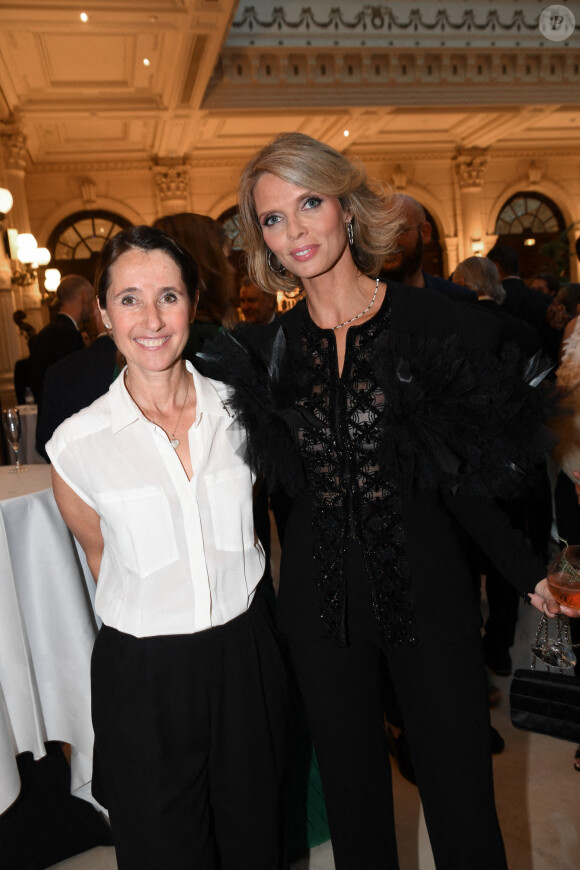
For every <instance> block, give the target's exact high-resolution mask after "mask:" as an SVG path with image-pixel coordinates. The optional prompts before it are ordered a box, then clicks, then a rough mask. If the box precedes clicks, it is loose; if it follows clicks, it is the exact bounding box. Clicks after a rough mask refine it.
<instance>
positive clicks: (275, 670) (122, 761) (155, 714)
mask: <svg viewBox="0 0 580 870" xmlns="http://www.w3.org/2000/svg"><path fill="white" fill-rule="evenodd" d="M91 676H92V693H93V694H92V709H93V724H94V729H95V750H94V773H93V777H94V778H93V793H94V795H95V797H96V798H97V800H98V801H99V802H100V803H101V804H103V806H105V807H107V809H108V811H109V815H110V820H111V826H112V830H113V837H114V840H115V847H116V851H117V862H118V866H119V870H160V868H162V867H167V868H171V870H193V868H195V870H218V868H219V870H278V868H279V867H281V866H282V858H281V842H282V839H283V837H282V825H281V818H280V789H279V783H280V774H281V767H282V763H283V759H282V752H283V745H282V744H283V731H284V721H285V716H286V699H287V696H286V676H285V671H284V666H283V664H282V661H281V658H280V653H279V650H278V646H277V643H276V640H275V638H274V634H273V629H272V627H271V626H270V625H269V624H268V622H267V620H266V617H265V616H264V615H263V614H262V612H261V609H260V603H259V602H257V601H256V602H255V603H254V605H253V606H252V608H251V609H250V610H249V611H248V612H247V613H245V614H243V615H242V616H239V617H237V618H236V619H234V620H232V621H231V622H229V623H227V624H226V625H224V626H219V627H216V628H212V629H209V630H208V631H203V632H199V633H197V634H191V635H172V636H159V637H149V638H136V637H133V636H131V635H127V634H123V633H122V632H119V631H115V630H114V629H111V628H107V627H106V626H103V628H102V629H101V631H100V633H99V635H98V637H97V640H96V643H95V648H94V652H93V658H92V674H91Z"/></svg>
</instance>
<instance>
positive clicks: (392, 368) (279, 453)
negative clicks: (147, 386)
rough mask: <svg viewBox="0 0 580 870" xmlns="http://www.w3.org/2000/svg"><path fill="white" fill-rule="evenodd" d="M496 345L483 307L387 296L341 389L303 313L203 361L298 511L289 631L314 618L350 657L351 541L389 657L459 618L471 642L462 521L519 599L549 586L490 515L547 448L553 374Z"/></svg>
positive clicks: (248, 330)
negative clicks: (228, 393) (547, 382)
mask: <svg viewBox="0 0 580 870" xmlns="http://www.w3.org/2000/svg"><path fill="white" fill-rule="evenodd" d="M499 343H500V332H499V326H498V324H497V322H496V321H495V320H494V319H493V318H490V317H489V316H488V315H486V314H485V312H482V311H481V310H478V309H477V307H476V306H474V305H466V304H464V303H454V302H452V301H451V300H449V299H447V298H445V297H443V296H441V295H439V294H435V293H433V292H432V291H428V290H419V289H417V288H409V287H403V286H401V285H398V284H395V283H393V282H390V283H389V288H388V291H387V294H386V296H385V301H384V303H383V304H382V306H381V308H380V310H379V311H378V312H377V314H376V315H375V317H373V318H372V319H371V320H369V321H367V322H366V323H364V324H362V325H361V326H357V325H356V324H354V325H353V326H351V327H350V329H349V332H348V337H347V351H346V357H345V363H344V368H343V372H342V375H341V377H339V375H338V369H337V362H336V351H335V343H334V333H333V331H332V330H321V329H319V328H318V327H317V326H316V325H315V324H314V323H313V322H312V321H311V319H310V317H309V315H308V311H307V308H306V304H305V302H300V303H298V305H297V306H296V307H295V308H294V309H292V310H291V311H290V312H289V313H288V314H286V315H284V316H283V317H282V318H279V319H278V320H277V321H276V322H275V323H274V324H272V325H270V326H268V327H264V326H260V327H246V326H244V327H241V328H239V329H238V330H237V331H236V334H235V336H231V335H226V334H224V335H222V336H220V337H219V338H218V340H217V341H216V342H214V344H213V345H212V347H211V349H210V350H209V351H208V352H207V353H203V354H201V356H199V357H198V359H197V364H198V366H199V368H200V369H201V370H202V371H203V373H204V374H206V375H208V376H210V377H216V378H219V379H221V380H224V381H226V382H228V383H230V384H231V385H232V386H233V387H234V394H233V398H232V405H233V406H234V409H235V411H236V412H237V413H239V414H240V415H241V418H242V421H243V422H244V424H245V426H246V428H247V430H248V434H249V461H250V463H251V465H252V466H253V468H254V470H255V471H256V472H257V473H259V474H263V475H264V476H265V478H266V480H267V482H268V485H269V486H270V488H272V489H274V488H276V487H279V486H282V487H283V488H284V489H285V490H286V492H287V493H289V494H290V495H291V496H293V497H295V498H296V502H295V504H297V505H298V508H297V510H296V511H295V514H296V515H295V516H294V518H292V517H291V521H290V524H289V528H290V533H289V534H287V535H286V538H285V541H284V554H283V557H284V562H285V564H286V570H285V571H284V574H285V575H286V577H285V576H283V577H282V589H281V595H280V610H281V617H282V623H283V627H285V628H286V630H288V631H293V630H298V631H300V630H302V627H303V626H304V625H308V618H306V619H304V606H306V609H307V610H309V611H312V610H318V611H319V614H320V616H321V617H322V624H323V626H324V629H325V633H326V635H327V636H331V637H334V638H336V639H337V640H338V641H339V642H340V643H344V642H345V641H346V637H347V626H346V621H345V588H346V578H345V545H346V541H347V539H348V538H349V537H353V538H355V539H356V540H358V541H360V543H361V546H362V551H363V556H364V560H365V565H366V568H367V574H368V577H369V582H370V586H371V595H372V601H373V608H374V612H375V616H376V618H377V620H378V622H379V625H380V628H381V632H382V636H383V638H384V640H385V641H386V642H387V643H389V644H393V645H403V644H416V643H417V642H418V641H420V640H422V639H424V638H425V639H427V638H428V637H429V636H433V635H434V634H436V633H437V631H439V630H442V628H444V625H443V623H445V619H446V617H445V614H448V613H451V614H454V613H456V614H457V615H459V614H460V613H472V617H471V618H468V619H467V620H466V629H467V627H468V625H469V624H472V623H473V621H474V619H478V618H479V617H478V616H477V617H476V616H475V611H474V610H473V607H467V604H466V602H467V600H468V599H467V597H466V594H465V590H466V589H467V590H468V592H469V600H470V602H471V603H473V602H474V601H475V597H474V596H473V592H472V590H471V589H469V588H468V586H469V581H468V580H467V579H466V578H467V575H468V571H467V569H466V566H465V563H464V561H463V557H462V555H461V547H460V543H459V539H458V536H457V535H456V530H455V529H454V525H456V520H457V519H458V520H459V523H460V524H461V525H463V526H464V528H466V529H467V531H468V532H469V534H470V535H471V536H472V537H474V538H475V539H476V540H477V541H478V543H480V544H482V545H483V547H484V549H485V550H486V551H487V552H488V554H489V555H490V556H491V558H492V560H493V561H495V563H496V564H497V565H498V568H499V569H500V570H501V571H502V572H503V573H504V574H505V576H507V577H508V578H511V580H512V581H513V582H514V584H515V585H516V586H517V587H518V588H519V589H520V591H521V592H524V591H527V590H529V589H531V588H533V586H534V585H535V583H536V582H537V580H538V579H540V578H541V577H542V576H543V573H544V571H543V566H542V565H540V563H539V562H537V561H536V560H534V559H533V558H532V557H531V555H530V554H529V551H528V549H527V547H526V545H525V542H524V541H523V538H522V537H521V536H520V535H519V533H516V532H514V531H513V530H510V529H509V527H508V525H507V521H506V520H505V517H504V516H503V514H501V512H498V510H497V509H496V508H495V505H494V504H493V502H492V499H493V498H494V497H497V496H501V497H504V498H505V497H509V496H510V494H514V493H515V492H516V490H517V489H518V488H519V487H520V486H521V484H522V481H523V480H524V479H525V476H526V473H527V471H528V470H529V469H531V468H533V466H534V465H535V464H537V462H538V461H540V460H541V459H542V458H543V457H544V455H545V452H546V451H547V450H548V449H549V448H550V446H551V442H550V436H549V435H548V432H547V430H546V428H545V427H544V417H545V413H544V410H545V409H544V397H543V394H542V393H543V391H542V388H541V387H540V386H539V385H540V382H541V381H542V380H543V374H545V371H544V370H542V368H541V363H540V361H539V360H537V359H536V360H534V361H532V362H531V363H530V362H528V363H526V362H522V361H521V359H520V357H519V355H518V352H517V350H516V349H515V348H510V347H508V348H505V349H503V350H501V354H500V346H499ZM451 517H455V518H456V519H455V520H452V519H450V518H451ZM306 523H307V524H308V525H309V529H307V528H306ZM307 539H308V540H309V541H310V544H309V548H308V553H307V554H306V555H305V554H304V546H303V545H304V541H305V540H307ZM490 539H491V540H490ZM411 542H412V543H411ZM428 542H429V543H428ZM422 550H424V551H425V552H424V553H423V554H421V551H422ZM434 550H435V552H434ZM429 551H430V552H431V557H432V559H433V560H434V562H435V563H436V565H435V567H434V566H433V564H431V565H429V563H428V561H427V555H428V553H429ZM283 568H284V564H283ZM288 575H292V576H288ZM296 575H299V578H300V579H296V580H295V579H293V576H296ZM458 577H461V580H459V579H458ZM435 584H436V585H435ZM435 590H437V592H436V593H435ZM314 594H315V597H316V599H317V607H316V605H315V603H314V599H313V595H314ZM304 599H307V601H306V603H305V601H304ZM461 601H463V602H464V604H465V607H464V608H463V609H462V606H461ZM442 621H443V622H442ZM285 622H286V625H284V623H285ZM312 624H313V625H314V624H315V622H313V623H312ZM451 627H452V626H451V624H450V625H449V629H451Z"/></svg>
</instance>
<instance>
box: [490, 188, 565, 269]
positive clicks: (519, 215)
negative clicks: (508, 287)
mask: <svg viewBox="0 0 580 870" xmlns="http://www.w3.org/2000/svg"><path fill="white" fill-rule="evenodd" d="M565 229H566V224H565V222H564V217H563V215H562V212H561V211H560V209H559V208H558V206H557V205H556V203H554V202H552V200H551V199H549V198H548V197H547V196H544V195H543V194H541V193H537V192H535V191H519V192H518V193H514V195H513V196H511V197H510V198H509V199H508V200H507V202H506V203H505V204H504V205H503V206H502V209H501V211H500V213H499V215H498V218H497V221H496V225H495V231H496V233H497V235H498V239H497V243H496V244H498V245H506V246H507V247H509V248H513V249H514V250H515V251H517V254H518V257H519V261H520V275H521V276H522V277H523V278H524V279H526V278H531V277H532V275H534V274H535V273H536V272H541V271H544V270H545V271H551V272H553V273H554V274H555V275H560V274H561V273H562V270H563V269H564V270H565V268H566V265H567V256H566V257H564V259H565V260H566V263H564V264H562V263H560V262H559V260H560V258H559V257H558V256H555V255H554V250H555V249H554V243H555V242H558V241H561V236H562V233H564V231H565ZM549 243H552V244H551V245H550V244H549ZM565 245H566V243H564V247H565Z"/></svg>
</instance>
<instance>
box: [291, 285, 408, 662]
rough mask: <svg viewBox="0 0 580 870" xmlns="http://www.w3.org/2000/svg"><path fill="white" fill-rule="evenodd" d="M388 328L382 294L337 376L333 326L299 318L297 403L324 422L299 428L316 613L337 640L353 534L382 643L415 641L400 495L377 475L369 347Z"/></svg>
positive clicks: (379, 394)
mask: <svg viewBox="0 0 580 870" xmlns="http://www.w3.org/2000/svg"><path fill="white" fill-rule="evenodd" d="M389 329H390V299H389V295H388V294H387V295H386V297H385V301H384V302H383V305H382V306H381V309H380V311H379V312H378V313H377V314H376V315H375V317H373V318H372V319H371V320H368V321H366V322H365V323H363V324H362V325H361V326H356V325H354V326H351V327H350V328H349V331H348V334H347V342H346V354H345V359H344V366H343V369H342V373H341V375H340V376H339V372H338V360H337V353H336V341H335V337H334V332H333V331H332V330H322V329H319V328H318V327H317V326H315V324H314V323H313V322H312V320H311V319H310V318H309V317H304V318H303V319H302V328H301V349H302V353H303V357H304V364H305V365H304V387H305V395H306V398H303V399H301V400H299V404H300V405H302V406H303V407H305V408H306V409H307V410H308V411H309V412H311V413H312V414H314V415H315V417H316V418H317V419H318V420H319V421H320V424H321V425H320V427H315V426H302V427H300V428H298V429H297V433H296V434H297V441H298V447H299V450H300V453H301V455H302V457H303V461H304V466H305V469H306V476H307V479H308V484H309V489H310V492H311V495H312V523H313V525H314V528H315V530H316V539H315V540H316V543H315V550H314V554H313V555H314V559H315V560H316V563H317V571H316V574H317V585H318V590H319V594H320V607H321V616H322V619H323V622H324V624H325V626H326V628H327V633H328V635H329V636H330V637H334V638H336V639H337V640H338V641H339V642H341V643H344V642H345V639H346V625H345V594H346V579H345V576H344V572H345V553H344V549H345V541H346V539H347V538H349V537H350V538H354V539H356V540H357V541H359V542H360V543H361V545H362V551H363V554H364V560H365V565H366V568H367V573H368V576H369V578H370V584H371V595H372V603H373V608H374V611H375V615H376V618H377V620H378V622H379V624H380V625H381V626H382V629H383V632H382V633H383V637H384V640H385V641H387V642H388V643H390V644H393V645H399V644H401V643H405V644H410V643H413V642H414V631H413V626H414V617H413V606H412V601H411V591H410V583H409V566H408V563H407V559H406V556H405V538H404V533H403V527H402V524H401V516H400V498H399V493H398V491H397V487H396V486H395V484H394V483H393V482H389V481H387V480H385V479H384V475H383V474H381V469H380V463H379V459H378V451H379V445H380V443H381V440H382V429H383V427H384V416H385V413H386V412H387V397H386V395H385V389H384V388H383V387H382V386H381V385H380V384H379V382H378V380H377V376H376V373H375V368H374V364H373V354H374V352H375V343H376V339H377V337H378V336H379V335H383V336H384V335H385V334H386V333H388V330H389Z"/></svg>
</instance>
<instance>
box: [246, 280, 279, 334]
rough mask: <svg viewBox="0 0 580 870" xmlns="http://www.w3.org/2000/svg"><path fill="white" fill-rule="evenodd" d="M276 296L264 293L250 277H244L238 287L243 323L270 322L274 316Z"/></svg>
mask: <svg viewBox="0 0 580 870" xmlns="http://www.w3.org/2000/svg"><path fill="white" fill-rule="evenodd" d="M276 301H277V300H276V297H275V296H273V295H272V293H264V291H263V290H262V289H260V287H256V285H255V284H254V283H253V282H252V280H251V279H250V278H244V280H243V281H242V286H241V288H240V308H241V309H242V314H243V315H244V321H245V323H262V324H265V323H271V322H272V321H273V320H274V319H275V317H276Z"/></svg>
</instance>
